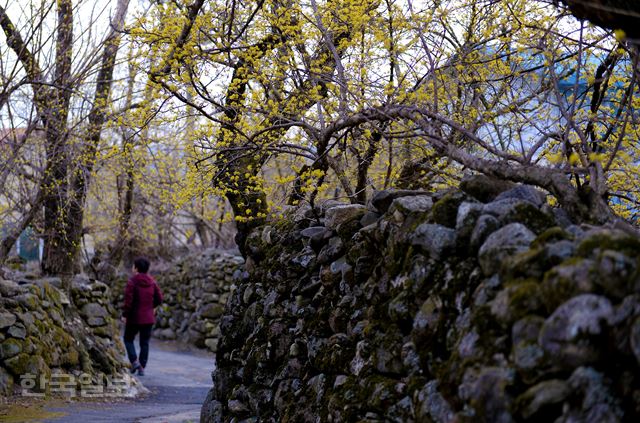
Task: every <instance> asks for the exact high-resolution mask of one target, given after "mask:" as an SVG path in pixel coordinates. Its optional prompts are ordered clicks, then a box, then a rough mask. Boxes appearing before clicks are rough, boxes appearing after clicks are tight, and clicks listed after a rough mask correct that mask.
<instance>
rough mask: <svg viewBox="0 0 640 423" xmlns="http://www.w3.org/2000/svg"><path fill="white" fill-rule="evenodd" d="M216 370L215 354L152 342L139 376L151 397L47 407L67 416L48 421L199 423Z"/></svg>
mask: <svg viewBox="0 0 640 423" xmlns="http://www.w3.org/2000/svg"><path fill="white" fill-rule="evenodd" d="M136 348H137V345H136ZM213 367H214V355H213V354H209V353H206V352H201V351H186V350H184V349H181V348H180V347H179V346H178V345H176V344H174V343H170V342H164V341H159V340H156V339H152V340H151V348H150V352H149V362H148V363H147V368H146V369H145V376H136V377H137V378H138V380H140V381H141V382H142V383H143V384H144V386H145V387H146V388H147V389H149V391H150V393H149V394H147V395H145V396H144V397H142V398H138V399H118V400H114V401H113V402H76V403H69V404H65V405H63V406H52V407H48V408H47V410H49V411H60V412H63V413H65V416H64V417H59V418H54V419H49V420H45V422H47V423H49V422H51V423H89V422H91V423H93V422H123V423H125V422H131V423H134V422H135V423H137V422H139V423H183V422H199V421H200V407H201V406H202V403H203V402H204V399H205V397H206V396H207V393H208V392H209V389H210V388H211V386H212V382H211V372H212V371H213Z"/></svg>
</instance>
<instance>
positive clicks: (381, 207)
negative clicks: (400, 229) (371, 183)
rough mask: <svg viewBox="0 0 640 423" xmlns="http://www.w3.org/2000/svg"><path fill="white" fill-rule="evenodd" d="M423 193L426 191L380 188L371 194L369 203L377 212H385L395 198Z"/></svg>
mask: <svg viewBox="0 0 640 423" xmlns="http://www.w3.org/2000/svg"><path fill="white" fill-rule="evenodd" d="M423 194H428V192H426V191H416V190H382V191H378V192H376V193H375V194H373V197H372V198H371V205H372V206H373V208H374V209H375V211H377V212H378V213H386V212H387V210H388V209H389V207H390V206H391V203H392V202H393V200H395V199H396V198H401V197H406V196H415V195H423Z"/></svg>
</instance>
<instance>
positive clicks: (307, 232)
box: [300, 226, 327, 238]
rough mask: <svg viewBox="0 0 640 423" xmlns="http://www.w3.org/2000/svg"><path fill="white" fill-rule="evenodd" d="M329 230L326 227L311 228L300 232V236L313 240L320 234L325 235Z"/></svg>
mask: <svg viewBox="0 0 640 423" xmlns="http://www.w3.org/2000/svg"><path fill="white" fill-rule="evenodd" d="M326 230H327V229H326V228H325V227H324V226H310V227H308V228H305V229H303V230H302V231H300V235H302V236H303V237H305V238H311V237H313V236H315V235H318V234H323V233H324V232H325V231H326Z"/></svg>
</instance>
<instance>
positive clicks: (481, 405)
mask: <svg viewBox="0 0 640 423" xmlns="http://www.w3.org/2000/svg"><path fill="white" fill-rule="evenodd" d="M514 379H515V372H514V371H513V370H512V369H508V368H503V367H482V368H481V369H479V370H474V369H473V368H468V369H467V371H466V372H465V374H464V376H463V379H462V384H461V385H460V386H459V388H458V393H459V395H460V397H461V398H462V399H465V400H468V401H470V402H472V403H473V404H474V405H475V407H474V408H476V411H477V412H478V421H489V422H496V423H507V422H512V421H513V418H512V417H511V413H510V411H509V409H510V407H511V401H512V399H511V397H510V396H509V394H508V388H509V386H510V385H512V384H513V382H514Z"/></svg>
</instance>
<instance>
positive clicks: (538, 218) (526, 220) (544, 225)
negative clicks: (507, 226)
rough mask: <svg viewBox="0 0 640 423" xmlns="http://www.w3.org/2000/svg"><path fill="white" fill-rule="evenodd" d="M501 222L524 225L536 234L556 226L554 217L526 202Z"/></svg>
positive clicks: (520, 204)
mask: <svg viewBox="0 0 640 423" xmlns="http://www.w3.org/2000/svg"><path fill="white" fill-rule="evenodd" d="M501 220H502V221H503V223H522V224H524V225H525V226H526V227H528V228H529V229H531V230H532V231H533V232H535V233H536V234H540V233H542V232H544V231H545V230H547V229H549V228H551V227H553V226H555V224H556V222H555V220H554V218H553V217H552V216H549V215H548V214H546V213H544V212H543V211H541V210H540V209H539V208H538V207H536V206H534V205H533V204H531V203H529V202H526V201H523V202H521V203H518V204H516V205H515V206H514V207H513V209H512V210H510V211H509V212H508V213H507V214H506V215H505V216H503V217H502V219H501Z"/></svg>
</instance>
